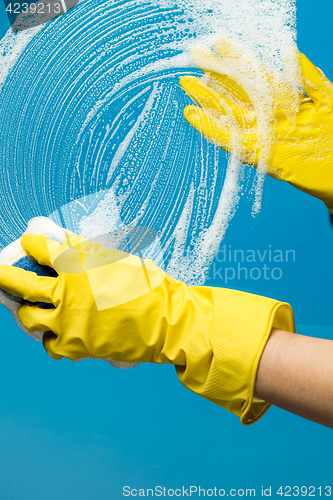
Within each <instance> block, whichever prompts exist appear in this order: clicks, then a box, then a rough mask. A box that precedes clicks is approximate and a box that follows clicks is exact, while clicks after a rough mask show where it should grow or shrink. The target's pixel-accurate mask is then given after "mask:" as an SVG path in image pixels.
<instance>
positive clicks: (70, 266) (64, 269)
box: [21, 233, 97, 274]
mask: <svg viewBox="0 0 333 500" xmlns="http://www.w3.org/2000/svg"><path fill="white" fill-rule="evenodd" d="M76 242H77V240H76ZM21 245H22V248H23V250H25V252H26V253H27V255H28V256H29V257H30V258H31V259H33V260H36V261H37V262H39V264H43V265H45V266H49V267H52V268H53V269H55V270H56V271H57V272H58V273H72V274H73V273H76V274H81V273H83V272H84V270H85V269H84V259H83V256H82V251H80V250H79V244H78V248H71V247H68V246H67V245H61V244H60V243H58V242H57V241H54V240H50V239H49V238H48V237H47V236H45V235H43V234H41V235H36V234H31V233H28V234H25V235H24V236H22V239H21ZM87 255H88V254H87ZM92 257H95V256H94V255H93V256H92ZM94 267H97V266H96V265H95V266H94Z"/></svg>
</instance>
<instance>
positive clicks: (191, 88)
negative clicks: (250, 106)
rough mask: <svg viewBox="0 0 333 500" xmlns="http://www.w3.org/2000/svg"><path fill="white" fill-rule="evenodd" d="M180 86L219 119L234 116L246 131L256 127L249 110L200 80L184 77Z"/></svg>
mask: <svg viewBox="0 0 333 500" xmlns="http://www.w3.org/2000/svg"><path fill="white" fill-rule="evenodd" d="M180 86H181V87H182V89H183V90H185V92H187V94H188V95H189V96H190V97H191V98H192V99H193V100H194V101H195V102H196V103H197V104H199V105H200V106H201V107H202V108H204V109H205V110H206V111H208V112H209V113H210V114H213V115H215V116H216V117H217V118H219V117H220V116H221V115H226V116H230V114H232V115H233V118H234V119H235V121H236V123H237V125H239V126H241V127H244V128H245V129H249V128H251V127H252V126H253V125H254V122H255V120H254V118H253V115H251V114H250V112H249V111H248V110H246V109H245V108H243V107H242V106H240V105H238V104H235V103H234V102H232V101H231V100H230V99H228V97H226V96H224V95H221V94H220V93H219V92H217V91H216V90H214V89H212V88H210V87H208V86H207V85H205V84H204V83H203V82H202V81H201V80H199V79H198V78H195V77H193V76H183V77H182V78H181V79H180Z"/></svg>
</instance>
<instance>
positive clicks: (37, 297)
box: [0, 265, 56, 304]
mask: <svg viewBox="0 0 333 500" xmlns="http://www.w3.org/2000/svg"><path fill="white" fill-rule="evenodd" d="M55 283H56V278H51V277H48V276H37V274H36V273H33V272H31V271H25V270H24V269H20V268H19V267H13V266H4V265H1V266H0V288H2V289H3V290H5V292H8V293H10V294H12V295H15V296H16V297H22V298H23V299H25V300H29V301H30V302H37V301H40V302H47V303H49V304H52V302H53V299H52V297H53V289H54V285H55Z"/></svg>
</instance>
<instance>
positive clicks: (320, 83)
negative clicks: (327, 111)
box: [299, 52, 333, 109]
mask: <svg viewBox="0 0 333 500" xmlns="http://www.w3.org/2000/svg"><path fill="white" fill-rule="evenodd" d="M299 61H300V64H301V69H302V86H303V90H305V92H306V93H307V94H308V95H309V96H310V97H311V99H312V100H313V102H314V104H315V106H316V108H317V109H319V108H320V107H321V106H322V105H323V104H324V103H333V85H332V83H331V82H330V81H329V79H328V78H326V76H325V75H324V73H323V72H322V71H321V70H320V69H319V68H317V66H315V65H314V64H313V63H312V62H311V61H310V60H309V59H308V58H307V57H306V56H305V55H304V54H302V52H299Z"/></svg>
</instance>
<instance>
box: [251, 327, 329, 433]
mask: <svg viewBox="0 0 333 500" xmlns="http://www.w3.org/2000/svg"><path fill="white" fill-rule="evenodd" d="M255 395H256V396H257V397H259V398H261V399H264V400H265V401H268V402H270V403H272V404H274V405H276V406H279V407H280V408H283V409H284V410H287V411H290V412H292V413H295V414H297V415H300V416H301V417H304V418H307V419H309V420H313V421H314V422H318V423H320V424H323V425H326V426H328V427H332V428H333V341H332V340H325V339H317V338H313V337H306V336H303V335H297V334H295V333H290V332H284V331H282V330H277V329H274V328H273V329H272V332H271V335H270V337H269V339H268V342H267V344H266V347H265V349H264V352H263V354H262V357H261V360H260V364H259V368H258V372H257V380H256V387H255Z"/></svg>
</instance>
